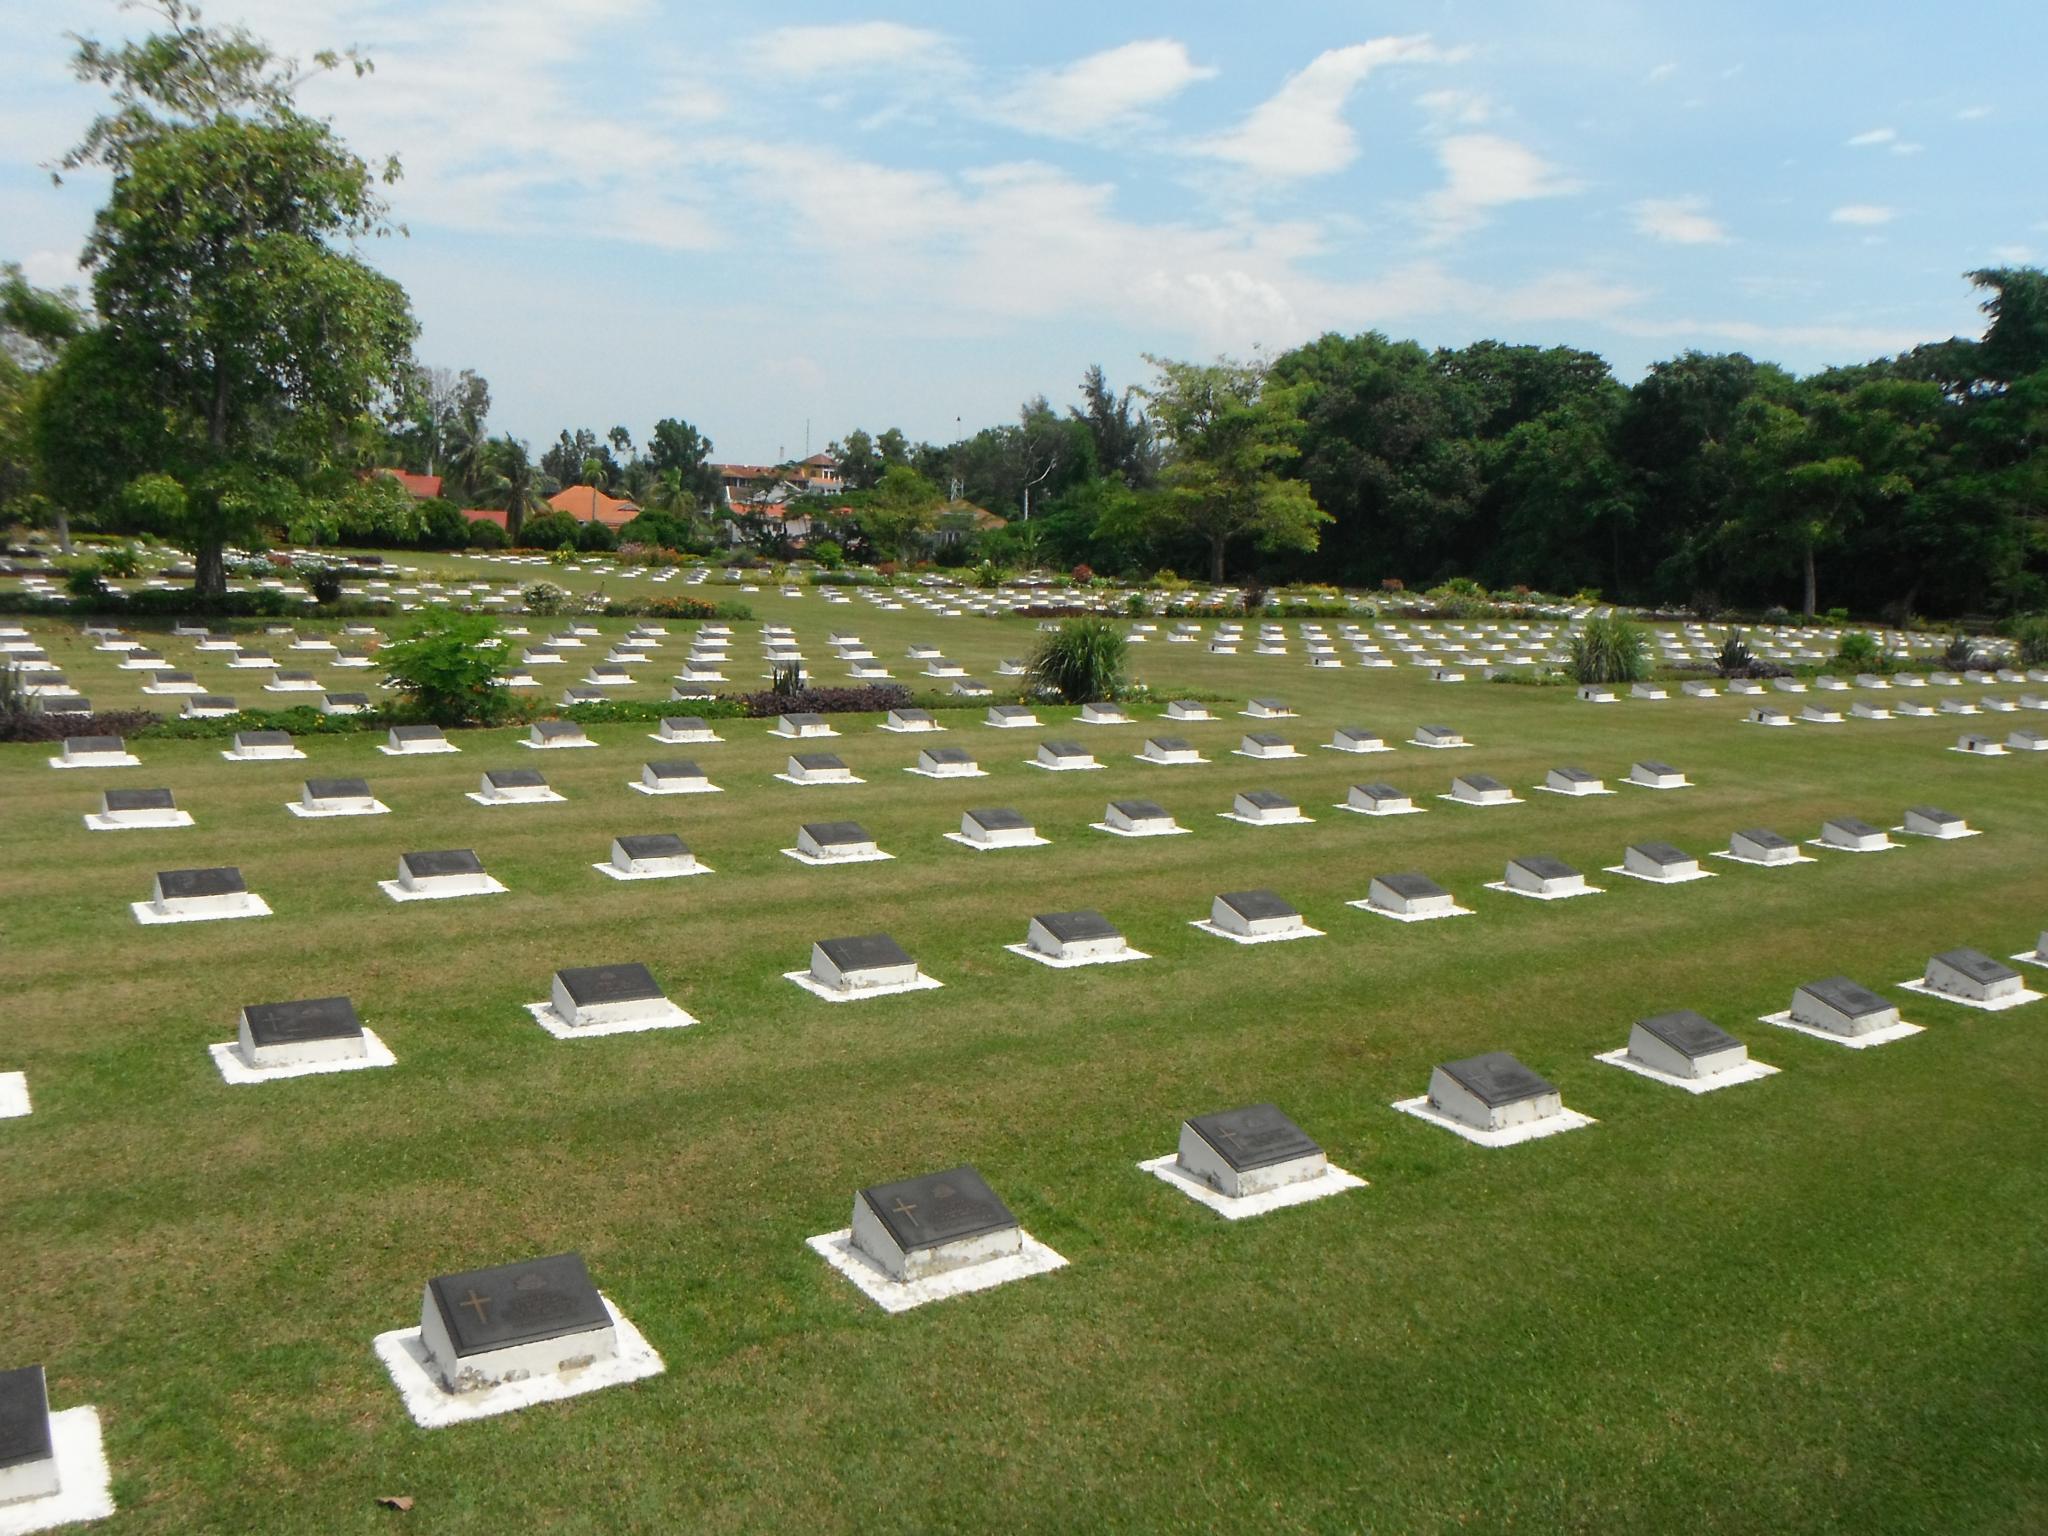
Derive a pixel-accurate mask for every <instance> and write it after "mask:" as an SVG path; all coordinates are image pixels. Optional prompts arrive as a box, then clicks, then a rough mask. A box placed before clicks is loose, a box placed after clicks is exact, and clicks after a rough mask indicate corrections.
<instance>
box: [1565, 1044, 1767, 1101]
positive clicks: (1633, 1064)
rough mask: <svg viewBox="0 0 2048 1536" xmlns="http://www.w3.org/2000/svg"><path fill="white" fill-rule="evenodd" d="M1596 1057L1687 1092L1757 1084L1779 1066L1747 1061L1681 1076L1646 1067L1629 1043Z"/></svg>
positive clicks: (1707, 1091) (1711, 1090)
mask: <svg viewBox="0 0 2048 1536" xmlns="http://www.w3.org/2000/svg"><path fill="white" fill-rule="evenodd" d="M1593 1059H1594V1060H1595V1061H1599V1062H1605V1063H1606V1064H1607V1065H1608V1066H1610V1067H1619V1068H1621V1070H1622V1071H1624V1072H1633V1073H1635V1075H1636V1076H1637V1077H1647V1078H1649V1079H1650V1080H1651V1081H1652V1082H1657V1083H1668V1084H1669V1085H1670V1086H1671V1087H1673V1088H1683V1089H1684V1090H1685V1091H1686V1092H1687V1093H1712V1092H1713V1091H1714V1090H1715V1089H1716V1088H1733V1087H1734V1086H1735V1085H1736V1084H1737V1083H1753V1082H1755V1081H1757V1079H1759V1078H1764V1077H1772V1076H1775V1075H1776V1074H1777V1071H1778V1069H1777V1068H1776V1067H1771V1066H1766V1065H1765V1064H1764V1063H1762V1062H1760V1061H1745V1062H1744V1063H1743V1064H1742V1065H1741V1066H1739V1067H1730V1068H1729V1069H1728V1070H1727V1071H1726V1072H1715V1073H1712V1074H1711V1075H1709V1076H1707V1077H1678V1076H1676V1075H1675V1074H1673V1073H1670V1072H1660V1071H1658V1070H1657V1069H1656V1068H1655V1067H1651V1066H1645V1065H1644V1064H1643V1063H1642V1062H1640V1061H1637V1060H1636V1059H1635V1058H1634V1057H1633V1056H1631V1055H1629V1053H1628V1047H1627V1046H1623V1047H1622V1048H1621V1049H1620V1050H1618V1051H1602V1052H1600V1053H1599V1054H1598V1055H1596V1056H1595V1057H1594V1058H1593Z"/></svg>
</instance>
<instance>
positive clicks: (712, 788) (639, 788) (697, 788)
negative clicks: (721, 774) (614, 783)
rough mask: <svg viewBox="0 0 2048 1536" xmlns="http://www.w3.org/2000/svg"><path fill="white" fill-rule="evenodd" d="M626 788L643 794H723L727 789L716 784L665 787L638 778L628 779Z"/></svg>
mask: <svg viewBox="0 0 2048 1536" xmlns="http://www.w3.org/2000/svg"><path fill="white" fill-rule="evenodd" d="M626 788H628V789H630V790H632V791H634V792H635V793H637V794H642V795H722V794H724V793H725V791H724V790H723V789H721V788H719V787H718V785H716V784H709V783H706V784H696V785H691V786H689V787H687V788H682V789H663V788H659V787H657V786H655V785H652V784H643V783H642V782H641V781H640V780H638V779H628V780H626Z"/></svg>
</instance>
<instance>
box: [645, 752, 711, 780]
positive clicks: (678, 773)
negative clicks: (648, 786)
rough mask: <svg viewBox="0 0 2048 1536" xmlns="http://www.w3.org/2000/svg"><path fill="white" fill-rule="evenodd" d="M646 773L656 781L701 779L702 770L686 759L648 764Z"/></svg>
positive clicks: (677, 758)
mask: <svg viewBox="0 0 2048 1536" xmlns="http://www.w3.org/2000/svg"><path fill="white" fill-rule="evenodd" d="M647 771H648V772H649V773H651V774H653V775H654V776H655V777H656V778H657V779H701V778H703V777H704V770H703V769H702V768H699V767H698V766H697V765H696V764H695V763H693V762H691V761H690V760H689V759H688V758H687V757H675V758H670V759H669V760H668V761H666V762H660V763H649V764H648V765H647Z"/></svg>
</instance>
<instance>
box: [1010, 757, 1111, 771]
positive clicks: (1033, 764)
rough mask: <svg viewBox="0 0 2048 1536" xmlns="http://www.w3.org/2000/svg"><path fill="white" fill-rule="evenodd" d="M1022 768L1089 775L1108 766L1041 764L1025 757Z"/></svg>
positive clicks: (1033, 758) (1100, 764)
mask: <svg viewBox="0 0 2048 1536" xmlns="http://www.w3.org/2000/svg"><path fill="white" fill-rule="evenodd" d="M1024 766H1025V767H1026V768H1043V769H1044V770H1045V771H1046V772H1047V773H1090V772H1092V771H1094V770H1095V769H1097V768H1104V767H1107V766H1108V765H1107V764H1106V763H1041V762H1040V761H1039V760H1038V759H1037V758H1035V757H1027V758H1025V759H1024Z"/></svg>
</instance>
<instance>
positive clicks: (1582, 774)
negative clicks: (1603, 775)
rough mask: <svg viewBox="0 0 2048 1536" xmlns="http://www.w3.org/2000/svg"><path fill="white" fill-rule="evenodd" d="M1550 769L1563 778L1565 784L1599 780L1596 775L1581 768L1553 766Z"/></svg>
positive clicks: (1593, 782)
mask: <svg viewBox="0 0 2048 1536" xmlns="http://www.w3.org/2000/svg"><path fill="white" fill-rule="evenodd" d="M1550 771H1551V772H1552V773H1553V774H1555V775H1556V776H1557V777H1558V778H1560V779H1563V780H1564V781H1565V783H1567V784H1597V783H1599V782H1600V780H1599V777H1598V776H1597V775H1595V774H1591V773H1588V772H1586V770H1585V769H1583V768H1553V769H1551V770H1550Z"/></svg>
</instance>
